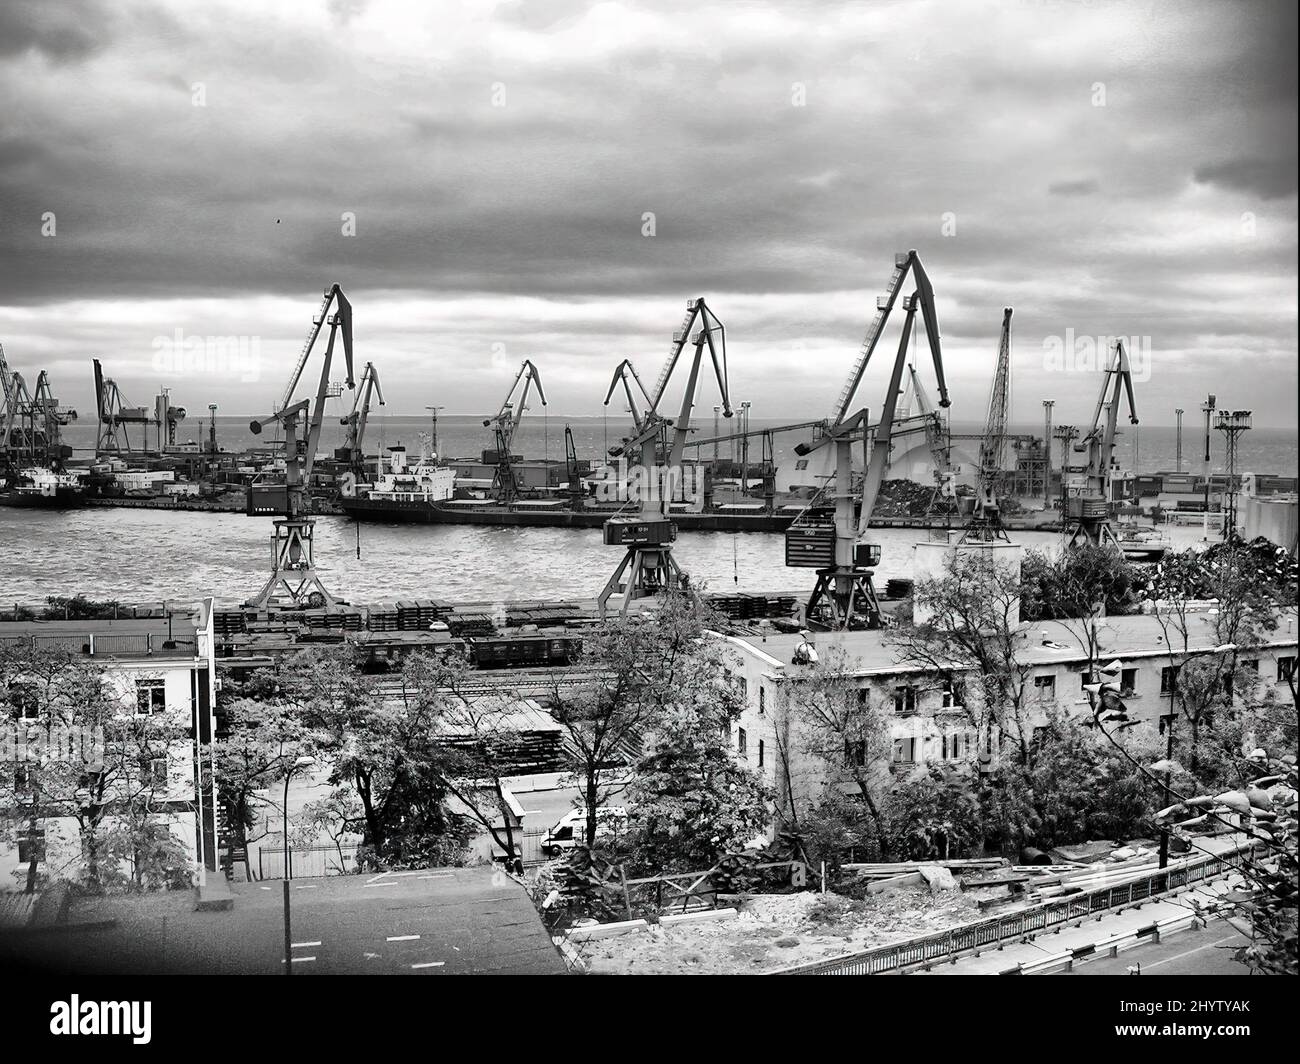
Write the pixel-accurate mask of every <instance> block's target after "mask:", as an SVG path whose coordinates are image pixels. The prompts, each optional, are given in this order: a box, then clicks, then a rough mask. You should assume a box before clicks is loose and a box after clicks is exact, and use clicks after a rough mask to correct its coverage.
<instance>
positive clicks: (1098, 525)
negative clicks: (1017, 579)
mask: <svg viewBox="0 0 1300 1064" xmlns="http://www.w3.org/2000/svg"><path fill="white" fill-rule="evenodd" d="M1121 389H1122V395H1123V397H1126V398H1127V399H1128V415H1129V424H1131V425H1136V424H1137V423H1138V418H1137V411H1136V408H1135V407H1134V405H1133V374H1132V372H1131V370H1130V369H1129V362H1128V354H1127V353H1126V352H1125V350H1124V342H1123V341H1122V340H1116V341H1115V353H1114V357H1113V358H1112V360H1111V362H1110V364H1109V365H1108V366H1107V367H1106V373H1105V376H1104V377H1103V378H1102V382H1101V392H1100V394H1099V395H1098V396H1097V409H1096V411H1095V412H1094V413H1093V415H1092V427H1091V428H1090V429H1089V430H1088V432H1086V433H1085V434H1084V436H1083V438H1082V439H1080V440H1079V441H1078V442H1077V443H1075V444H1074V451H1075V453H1076V454H1081V455H1083V456H1084V458H1083V463H1082V464H1081V465H1068V466H1066V467H1065V469H1064V472H1063V474H1062V475H1063V476H1064V477H1065V478H1066V485H1065V532H1064V534H1065V541H1066V544H1067V545H1068V546H1070V547H1075V546H1079V545H1083V544H1091V545H1092V546H1094V547H1097V546H1112V547H1115V548H1117V549H1118V547H1119V543H1118V541H1117V540H1116V538H1115V531H1114V529H1113V528H1111V524H1110V517H1111V508H1112V502H1111V498H1110V472H1111V469H1112V467H1113V465H1114V455H1115V436H1116V423H1117V422H1118V420H1119V404H1120V399H1121V397H1122V396H1121ZM1057 431H1058V432H1060V429H1058V430H1057ZM1067 438H1068V437H1067Z"/></svg>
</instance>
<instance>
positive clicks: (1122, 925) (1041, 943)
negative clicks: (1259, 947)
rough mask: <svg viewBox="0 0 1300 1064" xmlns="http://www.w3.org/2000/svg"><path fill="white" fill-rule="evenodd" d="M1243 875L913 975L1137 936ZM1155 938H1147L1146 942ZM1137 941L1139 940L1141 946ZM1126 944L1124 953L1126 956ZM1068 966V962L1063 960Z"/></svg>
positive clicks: (1028, 960) (980, 970)
mask: <svg viewBox="0 0 1300 1064" xmlns="http://www.w3.org/2000/svg"><path fill="white" fill-rule="evenodd" d="M1241 882H1242V881H1241V878H1240V877H1239V876H1237V875H1235V874H1232V875H1227V876H1224V877H1222V878H1220V879H1216V880H1214V881H1212V882H1209V883H1201V884H1198V885H1197V886H1196V887H1194V888H1192V889H1190V890H1185V891H1182V892H1180V893H1178V894H1176V895H1170V896H1164V897H1162V898H1161V899H1160V900H1153V901H1147V902H1143V903H1142V905H1141V906H1140V907H1135V908H1131V909H1123V910H1121V911H1119V912H1106V913H1102V914H1100V915H1099V916H1095V917H1088V918H1086V919H1084V920H1083V922H1082V924H1080V925H1079V926H1075V925H1069V926H1066V927H1063V928H1061V929H1060V930H1056V931H1047V932H1044V933H1043V934H1040V935H1038V936H1037V937H1036V938H1035V939H1034V940H1033V941H1031V942H1014V943H1007V944H1005V945H1004V946H1003V947H1002V948H1001V949H999V948H998V947H996V946H990V947H989V948H988V950H987V951H986V952H983V953H981V954H980V955H979V956H973V955H972V956H967V957H961V958H959V959H958V960H957V962H956V963H948V962H942V961H941V962H936V963H935V965H934V967H933V968H931V969H930V970H929V971H924V970H918V971H914V972H912V973H911V974H913V975H999V974H1001V973H1003V972H1006V971H1007V970H1008V969H1014V968H1016V967H1017V966H1018V965H1021V964H1023V965H1032V964H1036V963H1040V962H1043V961H1046V960H1048V959H1049V958H1052V957H1056V956H1059V955H1061V954H1064V953H1072V952H1073V951H1076V950H1079V951H1083V950H1087V948H1088V947H1089V946H1092V945H1093V944H1095V943H1100V942H1103V941H1104V940H1106V939H1109V938H1115V937H1118V936H1125V935H1133V934H1135V933H1136V932H1137V931H1139V930H1141V929H1142V928H1149V927H1150V926H1151V925H1152V924H1158V923H1161V922H1163V921H1166V920H1177V919H1179V918H1185V917H1189V916H1191V915H1192V914H1193V912H1194V911H1195V906H1194V905H1193V900H1194V899H1195V900H1196V901H1198V902H1199V904H1200V905H1201V906H1202V907H1205V906H1208V905H1209V904H1210V903H1211V902H1213V901H1214V900H1215V899H1217V898H1218V896H1219V895H1221V894H1224V893H1226V892H1227V891H1229V890H1231V889H1233V887H1234V886H1240V884H1241ZM1155 940H1156V939H1155V938H1154V936H1152V937H1144V939H1143V940H1142V941H1143V942H1144V943H1145V942H1152V941H1155ZM1136 944H1137V943H1134V945H1136ZM1122 949H1123V947H1121V953H1120V955H1121V956H1122V955H1123V953H1122ZM1109 955H1110V951H1109V948H1103V949H1100V950H1098V951H1097V952H1096V953H1095V954H1093V953H1088V954H1086V955H1084V956H1082V957H1079V958H1076V959H1075V960H1074V963H1075V964H1083V963H1086V962H1087V960H1089V959H1091V958H1092V957H1093V956H1096V957H1107V956H1109ZM1062 967H1064V963H1062Z"/></svg>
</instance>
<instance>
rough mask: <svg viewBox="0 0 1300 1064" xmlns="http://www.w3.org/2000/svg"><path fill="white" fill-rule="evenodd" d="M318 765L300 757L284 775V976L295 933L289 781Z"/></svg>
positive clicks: (289, 972)
mask: <svg viewBox="0 0 1300 1064" xmlns="http://www.w3.org/2000/svg"><path fill="white" fill-rule="evenodd" d="M314 764H316V759H315V758H314V757H300V758H298V760H296V761H295V762H294V763H293V764H292V765H290V766H289V771H288V772H286V773H285V774H284V805H283V806H281V808H280V811H281V813H283V815H284V879H283V880H281V882H282V883H283V885H284V974H285V975H292V974H293V933H292V931H291V930H290V924H291V921H290V919H289V880H291V879H292V878H293V856H292V854H291V853H290V850H289V781H290V780H292V779H293V774H294V773H295V772H297V771H298V769H300V768H307V767H309V766H311V765H314Z"/></svg>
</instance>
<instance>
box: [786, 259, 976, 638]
mask: <svg viewBox="0 0 1300 1064" xmlns="http://www.w3.org/2000/svg"><path fill="white" fill-rule="evenodd" d="M909 273H910V274H911V275H912V279H913V282H914V284H915V288H914V291H913V292H912V294H911V295H910V296H904V297H903V311H904V313H905V317H904V319H903V330H902V336H901V337H900V339H899V344H898V353H897V355H896V357H895V359H894V366H893V370H892V372H891V374H890V379H889V387H888V389H887V390H886V392H885V402H884V407H883V409H882V410H881V414H880V418H879V421H878V422H877V426H876V432H875V440H874V443H873V445H872V447H871V454H870V456H869V457H868V458H867V459H866V471H865V473H864V475H863V478H862V500H861V505H860V507H859V509H858V518H857V521H856V522H855V521H854V512H853V511H854V497H853V487H852V479H853V464H852V445H853V443H854V442H855V441H857V440H861V441H862V442H863V446H864V450H865V446H866V442H867V436H868V432H867V429H868V426H867V417H868V415H867V411H866V409H861V410H858V411H857V412H855V413H851V412H850V411H851V410H852V405H853V397H854V395H855V393H856V392H857V389H858V385H859V383H860V382H861V380H862V376H863V374H864V373H865V371H866V369H867V365H868V363H869V362H870V361H871V356H872V353H873V352H874V351H875V349H876V344H877V343H878V342H879V340H880V336H881V333H882V331H883V329H884V326H885V323H886V322H887V321H888V319H889V315H890V312H891V311H892V310H893V308H894V306H895V304H896V303H897V302H898V299H899V296H900V295H901V294H902V289H903V284H904V281H905V280H906V279H907V276H908V274H909ZM918 310H920V311H921V314H922V318H923V320H924V322H925V334H926V340H927V342H928V343H929V346H930V355H931V358H932V360H933V362H934V371H935V377H936V378H937V383H938V387H939V406H941V407H944V408H946V407H948V406H949V405H951V400H950V399H949V398H948V386H947V383H946V382H945V380H944V375H943V355H942V352H941V349H940V342H939V322H938V316H937V314H936V313H935V306H934V290H933V288H932V287H931V284H930V278H929V277H928V276H927V274H926V272H925V268H924V267H923V266H922V265H921V260H920V257H919V256H918V255H917V253H916V252H915V251H906V252H899V253H898V254H897V255H895V256H894V272H893V275H892V276H891V277H890V280H889V287H888V289H887V290H886V292H885V294H884V295H882V296H880V297H878V298H877V300H876V315H875V317H874V318H873V319H872V321H871V324H870V325H869V326H868V328H867V334H866V337H865V338H864V339H863V341H862V346H861V348H860V349H859V351H858V357H857V359H856V360H855V361H854V364H853V368H852V369H851V370H850V371H849V376H848V379H847V380H846V381H845V383H844V387H843V388H842V389H841V390H840V394H839V397H838V398H837V399H836V402H835V406H834V408H833V410H832V414H831V417H830V418H829V419H828V420H827V422H826V423H825V427H824V428H823V429H822V430H821V432H820V434H818V435H817V436H815V438H814V439H813V440H812V441H811V442H809V443H802V444H799V445H798V446H797V447H795V453H796V454H799V455H807V454H811V453H812V452H813V451H816V450H818V449H819V448H821V447H828V446H829V447H834V448H835V477H834V493H835V494H834V499H835V508H834V516H833V519H832V521H831V523H830V524H827V523H825V522H824V521H821V520H816V519H810V518H809V512H810V511H811V510H812V509H813V507H812V505H811V504H810V506H809V507H807V508H805V510H804V512H803V513H802V514H800V515H799V517H798V518H796V519H795V521H794V523H793V524H792V525H791V526H790V528H788V529H787V530H786V535H785V554H786V559H785V561H786V565H789V566H794V567H800V568H815V569H816V570H817V583H816V586H815V587H814V588H813V591H812V594H811V595H810V596H809V599H808V604H807V607H806V609H805V619H806V623H807V624H809V625H810V626H815V627H819V628H825V629H830V630H836V629H845V628H859V627H866V628H878V627H880V624H881V619H880V606H879V603H878V602H877V599H876V591H875V586H874V584H873V581H872V570H873V569H874V567H875V566H876V565H878V564H879V562H880V546H879V545H878V544H875V543H869V542H866V539H867V529H868V526H869V524H870V521H871V512H872V510H873V509H874V507H875V504H876V497H877V495H879V493H880V484H881V481H882V479H883V477H884V472H885V465H886V464H887V462H888V461H889V447H890V440H891V437H892V435H893V431H894V427H895V426H894V420H895V411H896V409H897V406H898V397H899V395H900V393H901V387H900V386H901V384H902V380H903V369H904V367H905V365H906V362H907V351H908V342H909V340H910V339H911V335H912V327H913V321H914V319H915V317H916V312H917V311H918Z"/></svg>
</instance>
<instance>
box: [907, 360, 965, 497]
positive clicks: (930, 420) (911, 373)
mask: <svg viewBox="0 0 1300 1064" xmlns="http://www.w3.org/2000/svg"><path fill="white" fill-rule="evenodd" d="M907 386H908V393H909V394H910V395H911V396H912V397H914V398H915V400H916V409H917V412H916V413H915V414H911V413H910V409H911V408H910V404H909V407H908V409H909V416H908V417H905V418H901V419H896V421H895V426H894V432H893V435H895V436H897V435H899V433H900V431H906V430H907V429H908V428H909V427H910V424H909V423H915V422H916V421H917V420H918V419H919V420H920V422H921V430H922V431H923V432H924V433H925V445H926V448H927V449H928V450H929V452H930V461H931V463H932V464H933V465H934V491H933V492H931V494H930V505H929V507H928V508H927V510H928V513H931V514H944V513H952V512H953V510H954V509H955V507H956V499H957V489H956V483H955V476H956V470H955V469H953V466H952V440H951V439H950V438H949V433H948V432H947V430H946V429H945V426H944V423H943V415H942V414H940V413H939V411H938V410H936V409H935V408H934V403H933V402H931V401H930V393H929V392H927V391H926V389H925V385H924V384H922V383H921V377H920V375H919V374H918V373H917V372H916V364H915V363H914V362H909V363H908V366H907Z"/></svg>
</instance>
